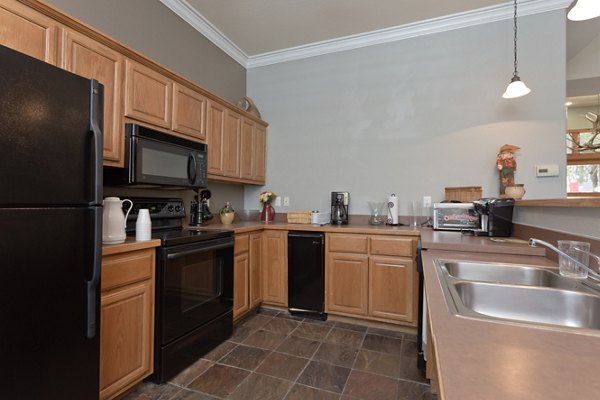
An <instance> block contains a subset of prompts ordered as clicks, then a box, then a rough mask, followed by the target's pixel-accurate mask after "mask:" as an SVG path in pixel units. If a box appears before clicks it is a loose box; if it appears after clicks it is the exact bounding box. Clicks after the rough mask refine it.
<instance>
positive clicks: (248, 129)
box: [240, 118, 256, 180]
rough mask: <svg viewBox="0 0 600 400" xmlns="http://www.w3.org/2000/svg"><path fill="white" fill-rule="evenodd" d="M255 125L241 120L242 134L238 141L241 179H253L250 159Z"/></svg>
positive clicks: (252, 151) (252, 122) (250, 121)
mask: <svg viewBox="0 0 600 400" xmlns="http://www.w3.org/2000/svg"><path fill="white" fill-rule="evenodd" d="M255 125H256V124H255V123H254V121H252V120H249V119H246V118H244V119H243V120H242V134H241V139H240V176H241V177H242V179H249V180H252V179H254V170H253V168H252V158H253V155H254V146H255V141H254V136H255V133H254V132H255V130H256V129H255Z"/></svg>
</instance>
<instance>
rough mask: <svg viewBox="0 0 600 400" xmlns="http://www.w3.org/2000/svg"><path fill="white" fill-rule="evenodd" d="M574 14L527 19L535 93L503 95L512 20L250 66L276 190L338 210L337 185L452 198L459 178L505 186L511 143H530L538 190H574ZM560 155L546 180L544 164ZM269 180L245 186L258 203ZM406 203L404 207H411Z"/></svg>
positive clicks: (528, 67)
mask: <svg viewBox="0 0 600 400" xmlns="http://www.w3.org/2000/svg"><path fill="white" fill-rule="evenodd" d="M565 20H566V18H565V14H564V11H556V12H549V13H544V14H540V15H535V16H528V17H522V18H520V19H519V70H520V75H521V77H522V78H523V79H524V80H525V81H526V83H527V85H528V86H529V87H530V88H531V89H532V91H533V92H532V94H530V95H528V96H526V97H523V98H519V99H513V100H505V99H502V98H501V94H502V93H503V91H504V90H505V88H506V85H507V84H508V82H509V80H510V78H511V75H512V67H513V65H512V63H513V60H512V57H513V53H512V45H513V42H512V35H513V31H512V21H510V20H506V21H501V22H496V23H491V24H486V25H481V26H475V27H469V28H463V29H459V30H454V31H450V32H445V33H440V34H434V35H429V36H423V37H417V38H413V39H407V40H402V41H399V42H395V43H389V44H383V45H378V46H371V47H367V48H362V49H358V50H353V51H346V52H340V53H336V54H330V55H325V56H319V57H314V58H309V59H305V60H299V61H292V62H287V63H281V64H277V65H271V66H265V67H257V68H253V69H250V70H248V77H247V84H248V88H247V92H248V95H249V96H250V97H252V98H253V99H254V100H255V102H256V104H257V105H258V107H259V109H260V110H261V113H262V115H263V117H264V118H265V120H267V121H269V123H270V126H269V134H268V155H269V158H268V168H267V179H268V189H270V190H274V191H276V192H278V193H279V194H280V195H283V196H289V197H290V200H291V204H290V208H284V207H276V208H277V209H278V210H279V211H287V210H290V209H292V210H302V209H304V210H314V209H321V210H326V209H328V208H329V195H330V192H331V191H334V190H348V191H350V194H351V207H350V208H351V210H350V213H351V214H366V213H368V211H369V210H368V205H367V201H372V200H383V199H387V196H388V195H389V194H390V193H392V192H393V193H396V194H397V195H398V196H399V197H400V201H401V207H404V213H406V214H408V208H407V204H408V201H410V200H413V199H421V198H422V196H423V195H431V196H433V200H434V201H440V200H442V199H443V195H444V187H447V186H450V187H452V186H475V185H477V186H483V195H484V196H497V195H498V172H497V169H496V166H495V161H496V156H497V153H498V150H499V148H500V147H501V146H502V145H503V144H504V143H510V144H514V145H517V146H520V147H521V148H522V149H521V150H520V151H519V152H518V153H517V162H518V171H517V173H516V181H517V183H524V184H525V187H526V189H527V194H526V198H529V199H533V198H555V197H564V196H565V167H564V165H565V160H566V156H565V139H564V130H565V111H564V100H565V64H566V61H565V58H566V56H565ZM549 163H554V164H559V165H560V166H561V168H560V176H559V177H557V178H543V179H540V178H536V177H535V176H534V166H535V165H537V164H549ZM261 190H264V188H254V187H246V188H245V204H246V208H255V207H256V205H257V204H258V200H257V199H258V194H259V192H260V191H261ZM402 212H403V210H402V208H401V213H402Z"/></svg>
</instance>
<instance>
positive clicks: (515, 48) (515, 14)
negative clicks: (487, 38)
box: [513, 0, 519, 77]
mask: <svg viewBox="0 0 600 400" xmlns="http://www.w3.org/2000/svg"><path fill="white" fill-rule="evenodd" d="M513 21H514V28H513V30H514V32H515V39H514V53H515V72H514V73H513V77H515V76H517V75H519V71H518V69H517V0H515V13H514V18H513Z"/></svg>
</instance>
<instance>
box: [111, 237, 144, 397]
mask: <svg viewBox="0 0 600 400" xmlns="http://www.w3.org/2000/svg"><path fill="white" fill-rule="evenodd" d="M154 264H155V250H154V248H150V249H144V250H136V251H131V252H126V253H120V254H112V255H109V256H104V257H103V258H102V279H101V288H102V289H101V290H102V293H101V297H100V304H101V311H100V312H101V314H100V399H101V400H105V399H113V398H115V397H117V396H119V395H121V394H122V393H124V392H125V391H127V390H129V389H130V388H132V387H133V386H135V385H136V384H137V383H139V382H141V381H142V380H143V379H144V378H145V377H147V376H148V375H150V374H151V373H152V372H153V363H154V361H153V360H154V357H153V347H154Z"/></svg>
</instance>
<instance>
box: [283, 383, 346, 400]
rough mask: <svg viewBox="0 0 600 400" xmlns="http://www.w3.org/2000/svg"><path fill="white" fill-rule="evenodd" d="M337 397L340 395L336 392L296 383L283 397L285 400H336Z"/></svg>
mask: <svg viewBox="0 0 600 400" xmlns="http://www.w3.org/2000/svg"><path fill="white" fill-rule="evenodd" d="M339 398H340V395H339V394H337V393H332V392H326V391H324V390H320V389H317V388H313V387H309V386H304V385H298V384H296V385H294V387H292V390H290V392H289V393H288V395H287V396H286V397H285V400H338V399H339Z"/></svg>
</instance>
